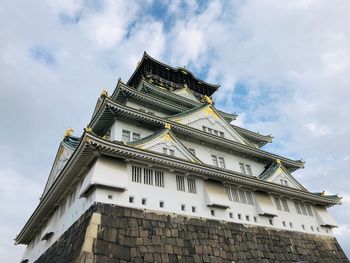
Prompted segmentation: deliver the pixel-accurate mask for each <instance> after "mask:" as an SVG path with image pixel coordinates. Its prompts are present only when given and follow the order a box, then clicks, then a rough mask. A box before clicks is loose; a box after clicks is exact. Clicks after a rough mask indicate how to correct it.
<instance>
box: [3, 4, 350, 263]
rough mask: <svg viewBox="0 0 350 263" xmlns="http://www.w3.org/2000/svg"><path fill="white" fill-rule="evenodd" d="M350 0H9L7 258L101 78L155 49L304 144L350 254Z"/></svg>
mask: <svg viewBox="0 0 350 263" xmlns="http://www.w3.org/2000/svg"><path fill="white" fill-rule="evenodd" d="M349 12H350V2H349V1H347V0H329V1H327V0H317V1H316V0H290V1H289V0H284V1H280V0H266V1H260V0H256V1H254V0H251V1H239V0H237V1H210V2H205V1H194V0H193V1H181V0H174V1H170V0H164V1H152V0H147V1H145V0H143V1H142V0H140V1H117V0H106V1H102V0H101V1H98V0H87V1H83V0H59V1H58V0H56V1H50V0H45V1H25V0H19V1H12V0H2V1H1V3H0V91H1V93H0V117H1V125H0V127H1V129H0V136H1V143H0V164H1V165H0V178H1V184H0V203H1V207H0V218H1V224H0V262H18V261H19V259H20V257H21V254H22V252H23V249H24V247H23V246H21V245H20V246H14V245H13V238H14V237H15V236H16V234H18V233H19V231H20V230H21V228H22V227H23V225H24V223H25V222H26V220H27V219H28V218H29V216H30V214H31V213H32V212H33V210H34V208H35V207H36V205H37V204H38V198H39V196H40V195H41V191H42V190H43V187H44V185H45V182H46V179H47V176H48V173H49V171H50V168H51V165H52V162H53V159H54V156H55V154H56V150H57V147H58V144H59V142H60V140H61V139H62V136H63V134H64V132H65V130H66V129H67V128H68V127H73V129H74V130H75V135H80V134H81V133H82V131H83V128H84V127H85V126H86V124H87V123H88V122H89V118H90V117H91V114H92V111H93V108H94V105H95V102H96V100H97V98H98V96H99V94H100V92H101V90H102V89H107V90H108V91H109V92H110V93H111V92H112V91H113V89H114V87H115V84H116V81H117V79H118V77H121V78H122V80H124V81H125V82H126V81H127V80H128V78H129V76H130V75H131V73H132V72H133V70H134V69H135V67H136V64H137V62H138V61H139V60H140V59H141V57H142V54H143V51H147V52H148V53H149V54H150V55H151V56H153V57H155V58H156V59H158V60H161V61H163V62H166V63H168V64H170V65H173V66H186V67H187V68H188V69H190V70H191V71H192V72H194V73H195V74H196V75H197V76H199V77H200V78H202V79H204V80H206V81H208V82H211V83H219V84H221V87H220V89H219V91H218V92H217V94H216V95H215V99H216V106H217V107H218V108H220V109H222V110H227V111H231V112H236V113H238V114H239V118H238V120H237V121H235V123H236V124H238V125H242V126H243V127H247V128H249V129H252V130H254V131H260V132H261V133H264V134H270V133H272V135H273V136H274V137H275V138H274V144H272V145H268V146H267V147H266V148H265V149H266V150H269V151H272V152H275V153H278V154H281V155H285V156H288V157H291V158H295V159H299V158H303V159H304V160H305V161H306V168H305V169H303V170H301V171H297V172H296V173H295V176H296V177H297V178H298V179H299V181H300V182H301V183H302V184H304V185H305V186H306V187H307V188H308V189H309V190H310V191H322V190H326V191H327V192H328V193H339V194H340V195H341V196H343V205H342V206H337V207H334V208H332V209H331V212H332V214H333V215H334V217H335V218H336V220H337V222H338V223H339V228H338V229H337V230H336V234H337V238H338V240H339V242H340V243H341V245H342V246H343V248H344V250H345V251H346V252H347V254H348V255H350V212H349V211H350V191H349V188H350V181H349V179H348V177H349V176H350V175H349V167H350V151H349V149H350V140H349V135H350V134H349V133H350V132H349V131H350V27H349V25H350V16H349Z"/></svg>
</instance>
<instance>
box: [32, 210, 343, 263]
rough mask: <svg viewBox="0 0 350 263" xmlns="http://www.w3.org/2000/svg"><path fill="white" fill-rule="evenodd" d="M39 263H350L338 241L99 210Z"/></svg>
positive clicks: (215, 222) (87, 215)
mask: <svg viewBox="0 0 350 263" xmlns="http://www.w3.org/2000/svg"><path fill="white" fill-rule="evenodd" d="M93 214H98V215H100V221H99V225H98V226H97V228H96V229H97V230H96V231H97V233H96V236H95V237H94V238H93V242H92V245H91V248H86V247H89V246H86V244H87V234H86V232H87V230H86V229H88V228H89V225H91V224H92V219H91V218H92V215H93ZM95 223H96V222H95ZM36 262H50V263H51V262H52V263H55V262H57V263H60V262H62V263H63V262H88V263H89V262H91V263H95V262H96V263H112V262H113V263H114V262H120V263H122V262H213V263H215V262H227V263H232V262H235V263H236V262H266V263H267V262H330V263H334V262H349V261H348V259H347V258H346V256H345V254H344V252H343V251H342V249H341V247H340V246H339V244H338V242H337V240H336V239H335V238H332V237H325V236H320V235H312V234H305V233H299V232H292V231H280V230H274V229H272V228H264V227H260V226H259V227H257V226H252V225H243V224H237V223H231V222H222V221H218V220H205V219H200V218H187V217H184V216H181V215H169V214H159V213H154V212H149V211H143V210H138V209H132V208H124V207H117V206H113V205H108V204H95V205H93V206H92V207H91V208H90V209H89V210H88V211H87V212H85V214H84V215H83V216H82V217H81V218H80V219H79V220H78V221H77V222H76V223H75V224H74V225H73V226H72V227H70V228H69V230H67V231H66V232H65V233H64V235H63V236H62V237H61V238H60V239H59V240H57V241H56V242H55V243H54V244H53V245H52V246H51V247H50V248H49V249H48V250H47V251H46V252H45V253H44V254H43V255H42V256H41V257H40V258H39V259H38V260H37V261H36Z"/></svg>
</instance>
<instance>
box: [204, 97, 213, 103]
mask: <svg viewBox="0 0 350 263" xmlns="http://www.w3.org/2000/svg"><path fill="white" fill-rule="evenodd" d="M203 99H204V101H205V102H206V103H207V104H210V105H211V104H213V100H212V99H211V98H210V97H209V96H207V95H204V97H203Z"/></svg>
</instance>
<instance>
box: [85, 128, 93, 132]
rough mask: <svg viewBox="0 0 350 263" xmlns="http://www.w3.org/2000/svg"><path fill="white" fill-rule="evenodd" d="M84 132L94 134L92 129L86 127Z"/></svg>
mask: <svg viewBox="0 0 350 263" xmlns="http://www.w3.org/2000/svg"><path fill="white" fill-rule="evenodd" d="M84 130H85V131H86V132H92V129H91V127H86V128H85V129H84Z"/></svg>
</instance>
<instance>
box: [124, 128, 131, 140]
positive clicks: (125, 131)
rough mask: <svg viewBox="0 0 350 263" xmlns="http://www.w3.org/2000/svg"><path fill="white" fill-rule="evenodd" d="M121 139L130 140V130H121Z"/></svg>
mask: <svg viewBox="0 0 350 263" xmlns="http://www.w3.org/2000/svg"><path fill="white" fill-rule="evenodd" d="M122 141H123V142H130V131H127V130H123V131H122Z"/></svg>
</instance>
